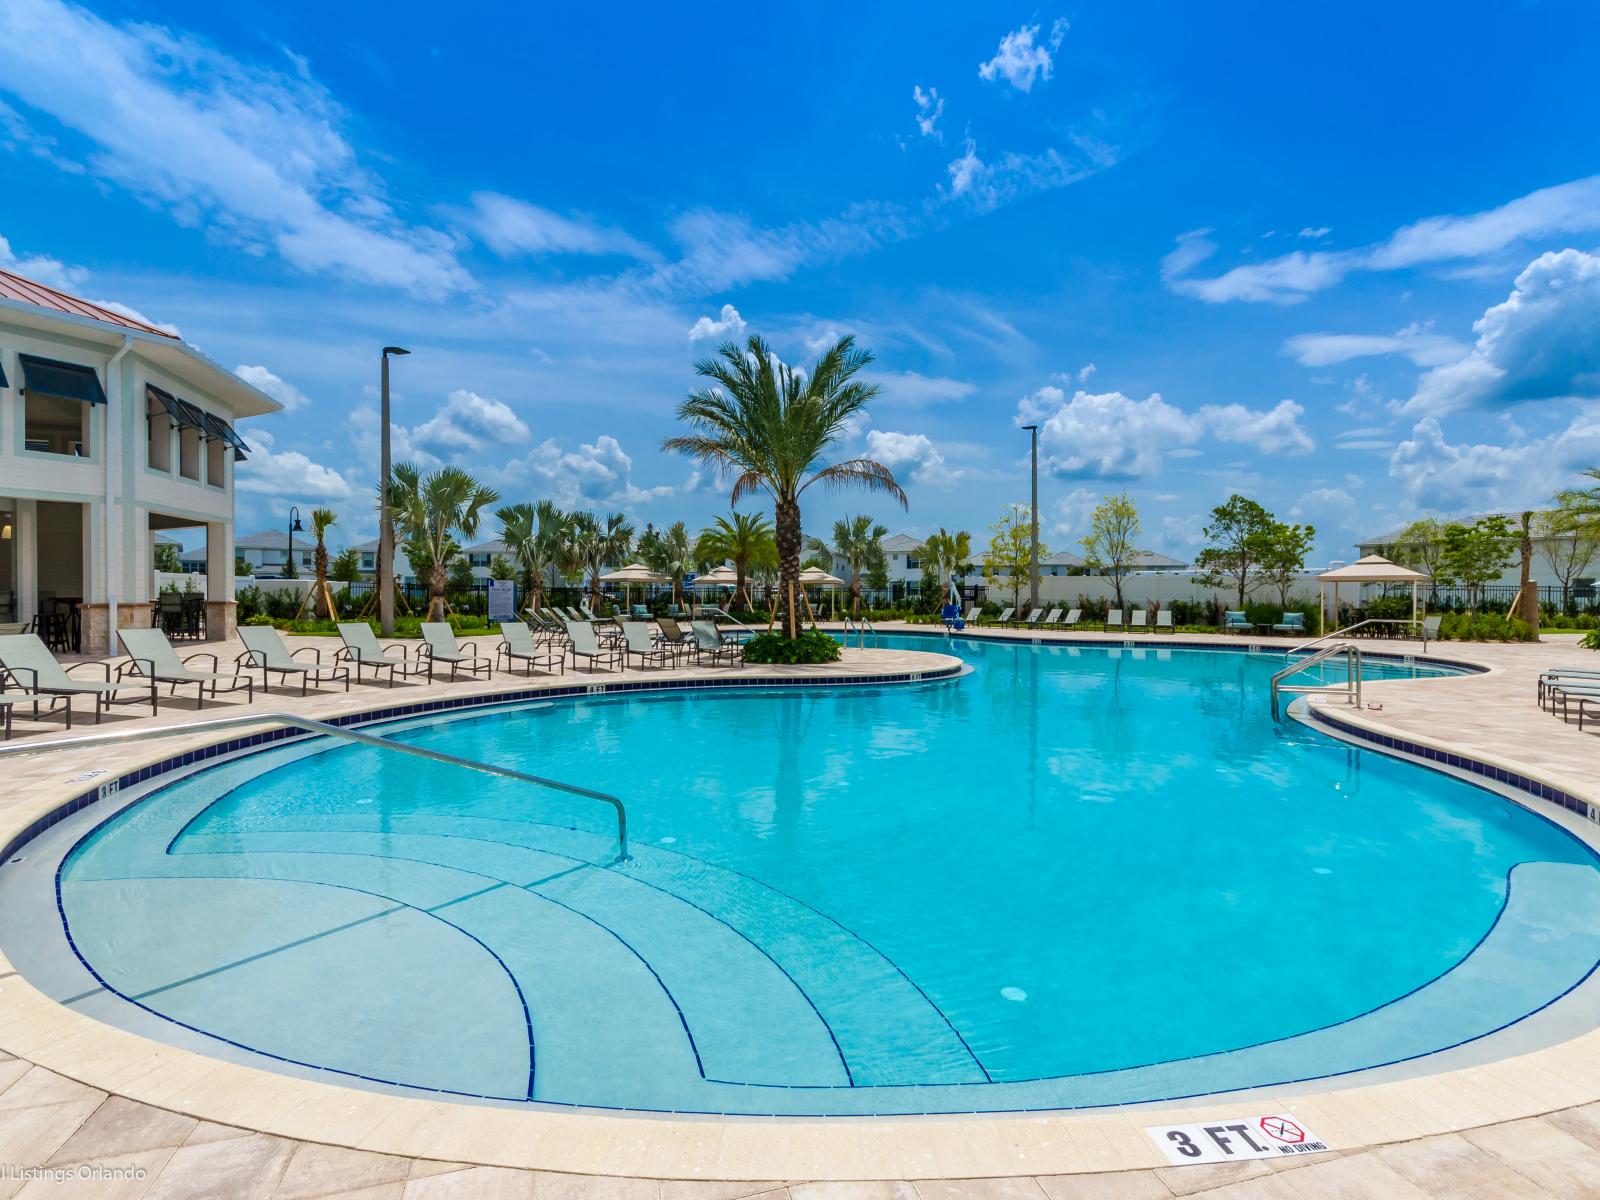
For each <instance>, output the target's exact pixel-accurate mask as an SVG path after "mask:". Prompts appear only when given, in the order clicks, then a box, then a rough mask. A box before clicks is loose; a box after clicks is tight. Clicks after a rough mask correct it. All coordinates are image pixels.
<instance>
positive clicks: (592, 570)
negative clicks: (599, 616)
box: [570, 512, 633, 608]
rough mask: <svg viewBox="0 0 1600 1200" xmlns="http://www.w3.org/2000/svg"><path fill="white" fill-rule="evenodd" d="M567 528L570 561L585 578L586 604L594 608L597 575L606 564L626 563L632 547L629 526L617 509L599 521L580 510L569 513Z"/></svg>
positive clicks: (631, 528)
mask: <svg viewBox="0 0 1600 1200" xmlns="http://www.w3.org/2000/svg"><path fill="white" fill-rule="evenodd" d="M570 528H571V535H570V536H571V544H572V550H571V553H572V557H573V561H574V562H575V563H576V564H577V566H578V569H579V570H580V571H581V572H582V573H583V575H584V576H585V577H586V578H587V580H588V585H589V603H590V605H591V606H592V607H596V608H598V606H599V604H600V600H601V593H600V576H601V575H602V574H603V573H604V572H605V569H606V568H607V567H608V566H609V567H620V566H623V565H624V564H625V563H626V561H627V558H628V555H629V554H630V553H631V552H632V550H633V526H632V525H630V524H628V519H627V518H626V517H624V516H623V515H622V514H621V513H612V514H611V515H610V516H608V517H607V518H606V519H605V523H604V524H601V522H600V521H599V520H598V519H597V518H596V517H595V515H594V514H593V513H589V512H580V513H574V514H573V515H572V523H571V527H570Z"/></svg>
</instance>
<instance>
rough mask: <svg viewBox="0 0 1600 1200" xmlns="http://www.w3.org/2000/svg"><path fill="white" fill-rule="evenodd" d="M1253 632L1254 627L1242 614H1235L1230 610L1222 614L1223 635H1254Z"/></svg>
mask: <svg viewBox="0 0 1600 1200" xmlns="http://www.w3.org/2000/svg"><path fill="white" fill-rule="evenodd" d="M1255 631H1256V627H1255V626H1254V625H1252V624H1251V623H1250V618H1249V617H1248V616H1246V615H1245V614H1244V613H1242V612H1235V611H1234V610H1233V609H1231V608H1230V609H1228V610H1227V611H1226V612H1224V613H1223V614H1222V632H1223V633H1235V632H1243V633H1254V632H1255Z"/></svg>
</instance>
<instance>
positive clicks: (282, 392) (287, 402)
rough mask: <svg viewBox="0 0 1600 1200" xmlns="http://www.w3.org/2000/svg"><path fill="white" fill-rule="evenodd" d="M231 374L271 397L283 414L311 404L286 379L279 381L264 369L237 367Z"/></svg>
mask: <svg viewBox="0 0 1600 1200" xmlns="http://www.w3.org/2000/svg"><path fill="white" fill-rule="evenodd" d="M233 373H234V374H235V375H237V376H238V377H239V378H240V379H242V380H244V381H245V382H246V383H248V384H249V385H250V386H251V387H254V388H257V389H259V390H261V391H263V392H265V393H266V394H267V395H269V396H271V397H272V398H273V399H274V400H276V401H277V402H278V403H279V404H281V405H283V408H284V411H285V412H293V411H294V410H295V409H297V408H306V407H308V406H309V405H310V403H311V397H310V396H307V395H306V394H305V393H304V392H302V391H301V390H300V389H299V388H297V387H295V386H294V384H292V383H290V382H289V381H288V380H286V379H280V378H279V377H278V376H276V375H274V374H273V373H272V372H271V371H269V370H267V368H266V367H251V366H238V367H235V368H234V369H233Z"/></svg>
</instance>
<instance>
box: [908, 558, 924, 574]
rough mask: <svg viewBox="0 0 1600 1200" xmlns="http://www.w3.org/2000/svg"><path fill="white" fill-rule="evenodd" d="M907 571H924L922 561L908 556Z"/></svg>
mask: <svg viewBox="0 0 1600 1200" xmlns="http://www.w3.org/2000/svg"><path fill="white" fill-rule="evenodd" d="M906 570H908V571H920V570H922V560H921V559H916V558H912V557H911V556H910V555H907V556H906Z"/></svg>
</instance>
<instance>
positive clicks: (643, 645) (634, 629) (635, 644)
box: [622, 621, 674, 667]
mask: <svg viewBox="0 0 1600 1200" xmlns="http://www.w3.org/2000/svg"><path fill="white" fill-rule="evenodd" d="M622 638H623V642H622V662H623V665H624V666H626V665H627V663H628V660H629V659H630V658H637V659H638V660H639V665H640V666H641V667H645V666H649V665H650V664H651V663H655V664H656V665H658V666H661V667H665V666H667V665H668V660H669V659H671V658H673V657H674V655H673V652H672V651H671V650H670V649H669V648H668V647H667V646H666V644H665V643H661V644H658V643H657V642H656V639H655V637H654V636H653V635H652V634H651V632H650V626H649V625H648V624H646V623H645V622H643V621H624V622H623V623H622Z"/></svg>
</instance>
